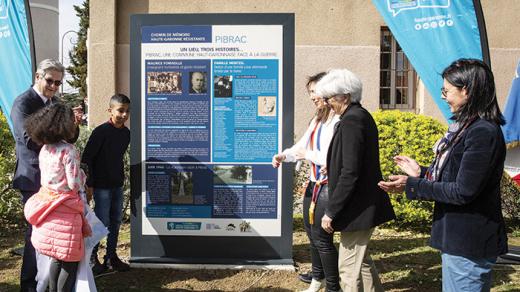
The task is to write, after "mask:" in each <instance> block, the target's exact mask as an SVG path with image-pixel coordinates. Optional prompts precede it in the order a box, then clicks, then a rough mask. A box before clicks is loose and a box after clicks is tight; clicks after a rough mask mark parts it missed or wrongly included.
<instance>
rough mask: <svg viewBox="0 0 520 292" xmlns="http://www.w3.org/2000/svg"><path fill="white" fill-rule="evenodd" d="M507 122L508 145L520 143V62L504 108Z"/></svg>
mask: <svg viewBox="0 0 520 292" xmlns="http://www.w3.org/2000/svg"><path fill="white" fill-rule="evenodd" d="M504 118H505V119H506V124H505V125H504V126H502V130H503V132H504V138H505V139H506V143H507V144H508V147H516V146H518V145H520V62H519V63H518V67H517V68H516V76H515V78H514V79H513V82H512V84H511V90H509V96H508V97H507V103H506V107H505V109H504Z"/></svg>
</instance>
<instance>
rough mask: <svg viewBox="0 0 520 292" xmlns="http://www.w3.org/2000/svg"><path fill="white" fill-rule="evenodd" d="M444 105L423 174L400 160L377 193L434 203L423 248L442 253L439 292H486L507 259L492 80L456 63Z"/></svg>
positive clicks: (468, 63)
mask: <svg viewBox="0 0 520 292" xmlns="http://www.w3.org/2000/svg"><path fill="white" fill-rule="evenodd" d="M442 77H443V79H444V86H443V87H442V96H443V99H444V100H445V101H446V102H447V103H448V105H449V107H450V110H451V112H452V113H453V117H452V120H453V121H454V123H452V124H451V125H450V127H449V129H448V132H447V133H446V135H445V136H444V137H442V138H441V139H440V140H439V141H438V142H437V143H436V144H435V146H434V150H435V159H434V161H433V162H432V164H431V165H430V167H428V168H426V167H420V166H419V165H418V164H417V162H416V161H415V160H413V159H411V158H409V157H406V156H396V157H395V158H394V160H395V162H396V164H397V165H398V166H399V167H400V168H401V170H403V171H404V172H405V173H406V174H407V175H391V176H389V181H388V182H383V181H382V182H380V183H379V186H380V187H381V188H382V189H383V190H385V191H389V192H402V191H405V193H406V196H407V198H408V199H411V200H428V201H434V202H435V208H434V212H433V225H432V233H431V239H430V244H431V246H432V247H434V248H436V249H439V250H440V251H441V253H442V288H443V291H457V292H458V291H490V288H491V267H492V265H493V264H494V263H495V262H496V259H497V257H498V256H499V255H501V254H504V253H506V252H507V236H506V230H505V224H504V219H503V217H502V210H501V209H502V207H501V200H500V179H501V177H502V172H503V168H504V159H505V155H506V147H505V143H504V137H503V135H502V131H501V129H500V126H501V125H503V124H504V123H505V121H504V118H503V116H502V113H501V112H500V109H499V107H498V103H497V99H496V93H495V82H494V78H493V73H492V72H491V70H490V69H489V67H488V66H487V65H486V64H484V63H483V62H482V61H480V60H473V59H460V60H457V61H455V62H453V63H452V64H451V65H450V66H448V67H447V68H446V69H444V71H443V73H442Z"/></svg>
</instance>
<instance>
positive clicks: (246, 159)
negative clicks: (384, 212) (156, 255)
mask: <svg viewBox="0 0 520 292" xmlns="http://www.w3.org/2000/svg"><path fill="white" fill-rule="evenodd" d="M141 32H142V33H141V35H142V45H141V60H142V64H141V65H142V67H141V68H142V76H144V78H142V84H141V86H142V96H144V97H145V103H144V107H142V115H143V116H144V117H145V125H146V126H145V127H143V128H142V131H143V133H142V136H143V137H145V139H142V145H141V146H142V147H141V149H142V151H143V152H142V155H143V156H144V157H146V160H145V163H143V173H144V176H143V185H145V186H146V188H145V190H144V192H145V193H144V194H143V196H144V197H146V204H144V205H143V206H142V212H143V214H142V215H143V216H142V220H143V234H161V235H162V234H164V235H167V234H175V235H199V234H203V235H204V236H211V235H219V236H252V235H254V236H280V234H281V220H280V214H281V212H280V205H281V197H280V195H279V194H280V192H278V184H279V180H278V171H277V170H276V169H274V168H273V167H272V166H271V158H272V156H273V154H275V153H277V152H278V149H279V148H280V147H279V145H281V141H280V135H279V133H280V129H281V128H282V127H283V125H282V124H281V121H280V120H279V119H278V117H279V116H280V113H281V110H282V109H281V107H280V106H278V104H279V102H278V101H279V98H281V96H282V93H281V88H282V82H283V79H282V78H281V75H282V74H281V72H282V70H283V66H282V64H283V60H282V57H283V43H282V41H283V31H282V26H281V25H233V26H230V25H199V26H184V25H170V26H143V27H142V28H141Z"/></svg>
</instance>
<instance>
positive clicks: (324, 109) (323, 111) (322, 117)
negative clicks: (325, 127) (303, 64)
mask: <svg viewBox="0 0 520 292" xmlns="http://www.w3.org/2000/svg"><path fill="white" fill-rule="evenodd" d="M325 75H327V72H320V73H318V74H314V75H312V76H309V78H307V84H305V87H306V88H307V91H309V88H310V87H311V84H313V83H317V82H318V81H320V79H321V78H323V76H325ZM330 111H331V108H330V106H329V105H328V104H327V105H324V106H321V107H318V108H317V109H316V114H315V115H316V122H318V123H320V122H324V121H326V120H327V119H328V118H329V115H330Z"/></svg>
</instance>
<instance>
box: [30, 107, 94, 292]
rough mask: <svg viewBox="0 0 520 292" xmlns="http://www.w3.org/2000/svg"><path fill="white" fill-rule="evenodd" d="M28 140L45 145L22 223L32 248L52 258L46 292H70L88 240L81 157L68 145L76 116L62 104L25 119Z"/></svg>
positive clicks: (74, 130) (73, 131)
mask: <svg viewBox="0 0 520 292" xmlns="http://www.w3.org/2000/svg"><path fill="white" fill-rule="evenodd" d="M25 127H26V131H27V134H28V135H29V136H30V137H31V138H32V139H33V140H34V141H36V142H37V143H39V144H43V147H42V149H41V151H40V157H39V162H40V171H41V185H42V186H41V188H40V190H39V192H38V193H36V194H35V195H33V196H32V197H31V198H30V199H29V200H28V201H27V203H26V204H25V209H24V212H25V217H26V218H27V221H28V222H29V223H31V224H32V225H33V232H32V236H31V242H32V244H33V245H34V248H35V249H36V250H37V251H38V252H39V253H40V254H44V255H47V256H50V257H51V258H52V261H51V267H50V271H49V291H50V292H53V291H63V292H65V291H72V289H73V287H74V284H75V282H76V272H77V268H78V263H79V261H80V260H81V258H82V257H83V254H84V241H83V237H85V236H90V234H91V230H90V226H89V224H88V223H87V221H86V220H85V216H84V202H83V200H82V199H81V197H80V196H79V191H80V189H81V190H82V189H83V186H84V183H85V173H84V172H83V171H82V170H81V169H80V157H79V152H78V150H77V149H76V148H75V147H74V145H72V144H69V143H67V142H66V140H70V139H71V138H72V137H73V136H74V135H75V134H76V126H75V124H74V114H73V112H72V110H71V109H70V108H69V107H68V106H66V105H63V104H61V103H55V104H53V105H50V106H47V107H44V108H42V109H41V110H40V111H38V112H36V113H35V114H33V115H32V116H30V117H29V118H28V119H27V122H26V124H25Z"/></svg>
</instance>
